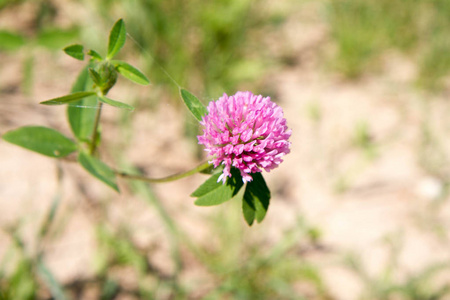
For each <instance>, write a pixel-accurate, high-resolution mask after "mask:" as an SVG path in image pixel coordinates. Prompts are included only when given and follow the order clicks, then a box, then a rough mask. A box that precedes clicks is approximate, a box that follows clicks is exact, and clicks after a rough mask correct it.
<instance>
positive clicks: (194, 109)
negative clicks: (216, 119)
mask: <svg viewBox="0 0 450 300" xmlns="http://www.w3.org/2000/svg"><path fill="white" fill-rule="evenodd" d="M180 95H181V98H182V99H183V101H184V103H185V104H186V106H187V108H188V109H189V111H190V112H191V113H192V114H193V115H194V117H195V118H196V119H197V120H199V121H201V120H202V117H203V116H204V115H206V114H208V110H207V109H206V107H205V106H204V105H203V103H201V102H200V100H198V99H197V97H195V96H194V95H192V94H191V93H189V92H188V91H186V90H185V89H180Z"/></svg>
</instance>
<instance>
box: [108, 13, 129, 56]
mask: <svg viewBox="0 0 450 300" xmlns="http://www.w3.org/2000/svg"><path fill="white" fill-rule="evenodd" d="M126 35H127V31H126V29H125V23H124V22H123V20H122V19H119V20H118V21H117V22H116V23H115V24H114V26H113V28H112V29H111V32H110V34H109V41H108V55H107V56H106V58H107V59H111V58H113V57H114V56H115V55H116V54H117V52H119V51H120V49H122V47H123V45H125V39H126Z"/></svg>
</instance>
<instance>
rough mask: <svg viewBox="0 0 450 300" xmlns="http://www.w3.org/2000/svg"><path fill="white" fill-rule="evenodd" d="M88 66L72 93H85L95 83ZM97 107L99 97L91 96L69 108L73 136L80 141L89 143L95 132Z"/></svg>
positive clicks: (68, 116)
mask: <svg viewBox="0 0 450 300" xmlns="http://www.w3.org/2000/svg"><path fill="white" fill-rule="evenodd" d="M89 66H90V65H88V66H86V67H85V68H84V69H83V70H82V71H81V72H80V75H79V76H78V78H77V80H76V81H75V84H74V85H73V87H72V90H71V92H72V93H75V92H84V91H87V90H89V89H91V88H92V85H93V82H92V80H91V78H90V77H89V73H88V68H89ZM96 107H97V97H96V96H90V97H87V98H83V99H82V100H79V101H77V102H72V103H71V104H70V105H68V106H67V118H68V119H69V123H70V128H71V129H72V132H73V134H74V135H75V136H76V137H77V139H78V140H80V141H89V140H90V137H91V136H92V132H93V130H94V123H95V115H96V112H97V110H96Z"/></svg>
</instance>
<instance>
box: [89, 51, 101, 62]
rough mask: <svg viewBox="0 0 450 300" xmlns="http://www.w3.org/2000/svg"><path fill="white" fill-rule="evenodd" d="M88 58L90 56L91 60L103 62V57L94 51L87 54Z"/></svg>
mask: <svg viewBox="0 0 450 300" xmlns="http://www.w3.org/2000/svg"><path fill="white" fill-rule="evenodd" d="M87 54H88V55H89V56H92V58H94V59H97V60H103V57H102V56H101V55H100V54H98V52H96V51H94V50H92V49H91V50H89V51H88V53H87Z"/></svg>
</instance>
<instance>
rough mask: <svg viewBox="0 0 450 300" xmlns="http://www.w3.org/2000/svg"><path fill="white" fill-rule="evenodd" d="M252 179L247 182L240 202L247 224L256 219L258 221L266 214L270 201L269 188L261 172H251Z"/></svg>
mask: <svg viewBox="0 0 450 300" xmlns="http://www.w3.org/2000/svg"><path fill="white" fill-rule="evenodd" d="M252 177H253V181H250V182H248V183H247V186H246V188H245V193H244V199H243V202H242V211H243V213H244V218H245V220H246V221H247V223H248V225H250V226H251V225H252V223H253V220H254V219H256V221H258V223H260V222H261V221H262V220H263V219H264V217H265V216H266V213H267V209H268V208H269V203H270V190H269V188H268V187H267V184H266V182H265V181H264V177H263V176H262V175H261V173H253V174H252Z"/></svg>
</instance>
